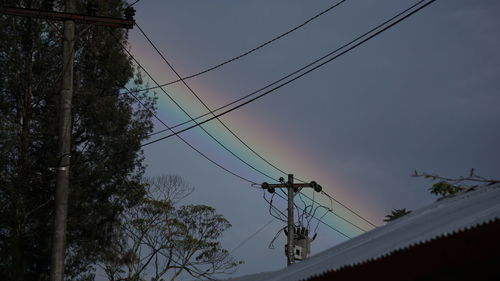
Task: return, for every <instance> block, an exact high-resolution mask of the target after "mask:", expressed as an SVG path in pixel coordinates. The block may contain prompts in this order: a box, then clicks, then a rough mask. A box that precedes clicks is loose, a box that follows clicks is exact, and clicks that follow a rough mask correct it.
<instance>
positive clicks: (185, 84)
mask: <svg viewBox="0 0 500 281" xmlns="http://www.w3.org/2000/svg"><path fill="white" fill-rule="evenodd" d="M136 26H137V28H138V29H139V31H140V32H141V34H142V35H143V36H144V37H145V38H146V40H147V41H148V42H149V44H150V45H151V46H152V47H153V49H154V50H155V51H156V53H157V54H158V55H159V56H160V57H161V58H162V59H163V61H164V62H165V63H166V64H167V65H168V67H169V68H170V69H171V70H172V71H173V72H174V73H175V75H176V76H177V77H178V78H179V79H180V81H181V82H182V83H183V84H184V86H185V87H186V88H187V89H188V90H189V92H190V93H191V94H193V95H194V96H195V97H196V99H197V100H198V101H199V102H200V103H201V104H202V105H203V106H204V107H205V108H206V109H207V110H208V111H209V112H210V113H211V114H212V115H214V116H215V113H213V111H212V110H211V109H210V107H209V106H208V105H207V104H206V103H205V102H204V101H203V100H202V99H201V98H200V96H199V95H198V94H197V93H196V92H195V91H194V90H193V88H192V87H191V86H189V84H188V83H187V82H186V81H185V79H184V78H182V77H181V75H180V74H179V73H178V72H177V71H176V70H175V68H174V67H173V65H172V64H171V63H170V62H169V61H168V60H167V58H166V57H165V56H164V55H163V54H162V53H161V52H160V50H159V49H158V48H157V47H156V45H155V44H154V43H153V41H152V40H151V39H150V38H149V36H148V35H147V34H146V33H145V32H144V30H143V29H142V28H141V27H140V26H139V25H138V24H137V23H136ZM188 116H189V115H188ZM216 120H217V121H218V122H219V123H220V124H221V125H222V126H223V127H224V128H225V129H226V130H227V131H228V132H229V133H231V135H233V137H235V138H236V139H237V140H238V141H239V142H240V143H241V144H243V146H245V147H246V148H247V149H248V150H250V151H251V152H252V153H253V154H255V155H256V156H257V157H258V158H260V159H261V160H262V161H264V162H265V163H267V164H268V165H269V166H271V167H273V168H274V169H276V170H278V171H280V172H281V173H283V174H285V175H287V174H288V173H287V172H285V171H283V170H282V169H280V168H278V167H277V166H276V165H275V164H273V163H271V162H270V161H269V160H267V159H265V158H264V157H263V156H262V155H261V154H259V153H258V152H257V151H255V149H253V148H252V147H250V145H248V144H247V143H246V142H245V141H243V140H242V139H241V138H240V137H239V136H238V135H237V134H236V133H235V132H234V131H233V130H231V129H230V128H229V127H228V126H227V124H226V123H224V122H223V121H222V120H221V119H220V118H216ZM193 121H194V119H193ZM195 122H196V121H195ZM261 174H262V173H261ZM271 179H273V180H274V178H271Z"/></svg>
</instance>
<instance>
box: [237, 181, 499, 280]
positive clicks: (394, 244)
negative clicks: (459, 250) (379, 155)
mask: <svg viewBox="0 0 500 281" xmlns="http://www.w3.org/2000/svg"><path fill="white" fill-rule="evenodd" d="M499 218H500V184H495V185H489V186H487V185H485V186H480V187H477V188H475V189H474V190H471V191H468V192H465V193H462V194H460V195H457V196H454V197H451V198H446V199H443V200H439V201H437V202H435V203H433V204H431V205H429V206H427V207H424V208H422V209H419V210H416V211H413V212H412V213H410V214H408V215H406V216H404V217H402V218H400V219H398V220H396V221H393V222H390V223H388V224H386V225H384V226H381V227H378V228H376V229H374V230H372V231H369V232H367V233H364V234H362V235H360V236H357V237H355V238H353V239H351V240H349V241H346V242H344V243H342V244H340V245H337V246H335V247H332V248H330V249H327V250H325V251H323V252H321V253H319V254H317V255H314V256H312V257H310V258H309V259H308V260H306V261H303V262H300V263H295V264H293V265H292V266H290V267H287V268H284V269H282V270H279V271H274V272H266V273H259V274H254V275H248V276H243V277H240V278H236V279H232V280H237V281H254V280H269V281H285V280H286V281H299V280H305V279H308V278H310V277H312V276H317V275H321V274H323V273H325V272H329V271H334V270H338V269H341V268H343V267H346V266H354V265H357V264H362V263H366V262H368V261H371V260H376V259H379V258H382V257H384V256H388V255H391V253H393V252H394V251H397V250H401V249H405V248H408V247H412V246H415V245H418V244H422V243H426V242H428V241H430V240H432V239H435V238H437V237H442V236H446V235H450V234H453V233H456V232H460V231H463V230H465V229H469V228H472V227H475V226H477V225H480V224H483V223H486V222H489V221H492V220H495V219H499Z"/></svg>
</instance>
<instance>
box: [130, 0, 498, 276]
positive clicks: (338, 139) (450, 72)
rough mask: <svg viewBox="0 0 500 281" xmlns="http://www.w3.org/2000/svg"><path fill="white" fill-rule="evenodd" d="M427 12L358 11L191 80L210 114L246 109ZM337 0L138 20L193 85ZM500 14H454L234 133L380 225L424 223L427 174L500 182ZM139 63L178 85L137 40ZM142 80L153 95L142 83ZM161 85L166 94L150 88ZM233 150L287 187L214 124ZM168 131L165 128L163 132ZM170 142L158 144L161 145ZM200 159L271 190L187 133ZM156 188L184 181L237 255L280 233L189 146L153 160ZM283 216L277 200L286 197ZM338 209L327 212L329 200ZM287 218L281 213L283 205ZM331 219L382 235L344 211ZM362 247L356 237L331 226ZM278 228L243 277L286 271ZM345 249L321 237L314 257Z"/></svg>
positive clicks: (397, 39)
mask: <svg viewBox="0 0 500 281" xmlns="http://www.w3.org/2000/svg"><path fill="white" fill-rule="evenodd" d="M416 2H417V1H401V0H384V1H362V0H349V1H345V3H343V4H342V5H339V6H338V7H337V8H335V9H333V10H331V11H330V12H328V13H326V14H324V15H322V16H321V17H319V18H317V19H315V20H314V21H312V22H310V23H308V24H307V25H306V26H304V27H303V28H301V29H299V30H297V31H295V32H293V33H291V34H289V35H287V36H286V37H284V38H282V39H280V40H277V41H275V42H273V43H272V44H270V45H268V46H266V47H264V48H262V49H259V50H258V51H256V52H253V53H251V54H249V55H248V56H245V57H243V58H241V59H240V60H238V61H235V62H233V63H230V64H227V65H225V66H223V67H221V68H219V69H217V70H214V71H211V72H208V73H206V74H204V75H200V76H198V77H195V78H193V79H190V80H188V83H189V85H190V86H191V87H192V88H193V89H194V90H195V91H196V93H197V94H198V95H199V96H200V97H201V98H202V99H203V100H204V101H205V102H206V104H207V105H208V106H209V107H210V108H217V107H219V106H221V105H224V104H226V103H228V102H230V101H233V100H235V99H237V98H239V97H241V96H243V95H245V94H248V93H249V92H251V91H253V90H256V89H258V88H260V87H262V86H264V85H266V84H268V83H269V82H272V81H274V80H276V79H278V78H281V77H282V76H283V75H285V74H288V73H290V72H292V71H294V70H295V69H297V68H299V67H301V66H303V65H305V64H307V63H308V62H310V61H312V60H314V59H316V58H318V57H320V56H322V55H324V54H326V53H327V52H329V51H331V50H333V49H335V48H336V47H339V46H341V45H342V44H344V43H346V42H348V41H349V40H351V39H353V38H355V37H356V36H358V35H360V34H362V33H364V32H366V31H367V30H369V29H370V28H372V27H373V26H375V25H377V24H379V23H381V22H383V21H384V20H386V19H387V18H389V17H391V16H393V15H394V14H396V13H398V12H399V11H401V10H403V9H405V8H407V7H408V6H410V5H412V4H413V3H416ZM334 3H335V2H332V1H325V0H321V1H298V0H287V1H285V0H280V1H264V0H254V1H227V0H211V1H185V0H183V1H180V0H174V1H165V2H163V1H162V2H161V3H160V2H159V1H148V0H142V1H140V2H138V3H137V4H135V5H134V7H135V8H136V10H137V15H136V20H137V22H138V24H139V25H140V26H141V28H143V29H144V31H145V32H146V33H147V34H148V35H149V36H150V38H151V39H152V41H153V42H154V43H155V44H156V46H157V47H158V48H159V49H160V51H162V53H163V54H164V55H165V56H166V58H167V59H168V60H169V61H170V63H171V64H172V65H173V66H174V67H175V69H176V70H177V71H178V72H179V73H180V74H181V76H186V75H190V74H193V73H197V72H198V71H201V70H204V69H207V68H209V67H211V66H214V65H217V64H219V63H221V62H223V61H224V60H226V59H228V58H232V57H235V56H238V55H240V54H242V53H244V52H246V51H248V50H250V49H252V48H254V47H256V46H258V45H260V44H262V43H264V42H266V41H268V40H270V39H272V38H274V37H276V36H277V35H279V34H282V33H283V32H285V31H287V30H289V29H290V28H293V27H295V26H297V25H298V24H300V23H302V22H304V21H306V20H307V19H309V18H310V17H311V16H313V15H315V14H317V13H319V12H321V11H323V10H324V9H326V8H327V7H329V6H331V5H333V4H334ZM499 13H500V3H498V1H494V0H484V1H465V0H463V1H461V0H460V1H452V0H441V1H437V2H436V3H434V4H432V5H430V6H429V7H427V8H426V9H424V10H422V11H421V12H419V13H417V14H416V15H414V16H412V17H411V18H409V19H408V20H406V21H404V22H402V23H401V24H398V25H397V26H395V27H394V28H393V29H391V30H389V31H387V32H385V33H384V34H382V35H381V36H378V37H377V38H375V39H373V40H371V41H369V42H367V43H366V44H363V45H362V46H361V47H359V48H357V49H356V50H354V51H352V52H350V53H349V54H346V55H344V56H343V57H341V58H339V59H338V60H336V61H334V62H332V63H330V64H329V65H327V66H325V67H323V68H322V69H320V70H318V71H315V72H314V73H311V74H310V75H308V76H306V77H304V78H302V79H299V80H297V81H295V82H294V83H291V84H290V85H287V86H285V87H283V88H282V89H280V90H278V92H277V93H275V94H272V95H269V96H266V97H264V98H262V99H260V100H258V101H256V102H254V103H252V104H249V105H247V106H245V107H242V108H241V109H238V110H236V111H234V112H231V113H230V114H227V115H225V116H223V117H221V119H222V120H223V121H224V123H225V124H227V125H228V126H229V127H230V128H231V129H232V130H233V131H234V132H235V133H237V135H238V136H239V137H241V138H242V139H243V140H245V142H246V143H248V144H249V145H250V146H251V147H252V148H253V149H255V150H256V151H257V152H259V153H260V154H261V155H263V156H264V157H265V158H266V159H268V160H270V161H272V162H273V163H275V164H276V165H277V166H278V167H280V168H281V169H283V170H285V171H290V172H292V173H294V174H295V175H296V176H297V177H299V178H301V179H305V180H315V181H317V182H318V183H320V184H321V185H322V186H323V188H324V189H325V191H327V192H328V193H329V194H331V195H333V196H335V198H337V199H338V200H339V201H340V202H342V203H344V204H346V205H347V206H349V207H351V208H353V209H354V210H356V211H357V212H359V213H360V214H362V215H363V216H365V217H366V218H367V219H369V220H370V221H373V222H375V223H377V224H381V223H382V220H383V217H384V216H385V214H387V213H388V212H389V211H390V210H391V209H393V208H407V209H415V208H419V207H421V206H424V205H426V204H429V203H430V202H432V201H433V200H435V198H434V197H432V196H431V195H429V193H428V191H427V188H428V187H429V186H430V184H431V183H430V182H429V181H426V180H423V179H415V178H411V177H410V176H409V175H410V174H411V173H413V171H414V170H418V171H426V172H431V173H437V174H441V175H445V176H460V175H466V174H467V172H468V170H469V169H470V168H472V167H474V168H475V170H476V172H477V174H479V175H482V176H486V177H497V178H498V177H499V170H500V169H499V168H500V164H498V159H500V148H499V146H498V143H500V113H499V112H500V95H499V89H500V55H499V54H498V51H497V50H498V49H500V20H498V17H497V15H498V14H499ZM130 51H131V53H132V54H133V55H134V57H136V58H137V59H138V60H139V61H140V62H141V64H142V65H144V66H145V67H146V68H147V69H148V71H150V72H151V74H152V75H153V76H154V77H155V79H156V80H158V81H159V82H160V83H166V82H169V81H172V80H176V76H175V75H174V73H173V72H172V71H171V70H170V69H169V67H168V66H167V65H166V64H165V63H164V62H163V61H162V60H161V58H160V57H159V56H158V55H157V54H156V53H155V52H154V49H152V48H151V47H150V46H149V44H148V42H147V41H146V40H145V38H144V37H142V35H141V34H140V33H139V31H138V30H137V29H133V30H131V31H130ZM145 81H149V80H148V79H145ZM148 83H149V86H154V83H152V82H150V81H149V82H148ZM165 90H166V91H167V92H168V93H169V94H171V95H172V96H173V97H174V98H175V99H176V100H177V102H178V103H179V104H181V105H182V106H183V107H184V108H185V109H186V110H187V111H188V112H189V113H190V114H191V115H192V116H198V115H200V114H203V113H205V112H206V109H205V108H204V107H203V105H201V104H200V103H199V102H198V101H197V100H196V98H195V97H194V96H193V95H192V94H191V93H189V91H188V89H186V87H185V86H183V85H182V84H181V83H177V84H174V85H170V86H168V87H166V88H165ZM157 93H158V96H159V97H160V98H159V103H158V106H159V108H158V115H159V116H160V118H162V120H164V121H165V122H167V123H168V124H169V125H175V124H177V123H180V122H183V121H185V120H187V119H188V118H187V117H186V116H185V115H183V114H182V112H180V111H179V110H178V109H177V108H176V107H175V105H173V104H172V103H171V102H169V100H168V98H166V97H165V96H163V94H162V93H161V92H159V91H157ZM205 127H206V129H207V130H208V131H210V132H211V133H212V134H214V136H216V137H217V138H218V139H220V140H221V141H222V142H223V143H224V144H225V145H226V146H228V148H230V149H231V150H232V151H234V152H235V153H237V154H238V155H240V156H241V157H243V158H244V159H245V160H247V161H248V162H250V163H251V164H252V165H254V166H255V167H258V168H259V169H262V170H263V171H265V172H266V173H270V174H274V175H275V178H278V177H280V176H283V175H282V174H280V173H278V172H277V171H276V170H275V169H273V168H272V167H269V165H268V164H266V163H265V162H263V161H262V160H261V159H259V158H258V157H256V156H255V155H253V154H252V153H251V151H249V150H248V149H247V148H245V147H244V146H243V145H241V143H239V142H238V141H237V140H236V139H235V138H234V137H233V136H231V135H230V134H229V133H227V132H226V131H225V130H224V128H223V127H222V126H221V125H220V124H217V123H216V122H210V123H208V124H207V125H206V126H205ZM161 129H164V127H162V126H160V124H158V126H157V130H161ZM159 136H160V135H159ZM183 137H185V138H186V139H187V140H189V141H190V142H191V143H192V144H193V145H195V146H196V147H197V148H199V149H200V150H201V151H203V152H204V153H206V154H207V155H209V156H210V157H212V158H213V159H215V160H217V161H218V162H220V163H221V164H223V165H224V166H226V167H228V168H231V169H232V170H234V171H236V172H237V173H239V174H241V175H244V176H245V177H248V178H250V179H252V180H254V181H256V182H263V181H268V179H266V178H264V177H263V176H262V175H261V174H259V173H257V172H255V171H253V170H251V169H250V168H249V167H247V166H245V165H244V164H242V163H241V162H239V161H238V160H237V159H235V158H234V157H233V156H232V155H230V154H228V153H227V152H226V151H224V150H223V149H221V148H220V146H218V145H217V144H216V143H215V142H214V141H213V140H211V139H210V138H209V137H207V136H206V135H205V134H203V132H202V131H201V130H199V129H194V130H191V131H189V132H186V133H184V134H183ZM145 152H146V162H147V164H148V165H149V167H148V174H149V175H159V174H168V173H175V174H179V175H181V176H183V177H184V178H185V179H186V180H187V181H189V182H190V183H191V184H192V185H193V186H195V187H196V191H195V193H194V194H193V195H192V196H191V197H190V198H189V199H188V200H187V201H186V202H185V203H202V204H207V205H212V206H214V207H215V208H216V209H217V210H218V211H219V212H221V213H222V214H223V215H224V216H226V218H228V219H229V221H230V222H231V223H232V224H233V227H232V229H231V230H230V231H229V232H228V233H227V234H226V235H225V237H224V245H225V246H226V247H227V248H228V249H230V250H231V249H232V248H234V247H236V246H239V245H240V242H241V241H244V240H245V239H246V238H247V237H249V236H250V235H252V233H254V232H255V231H256V230H258V229H260V228H261V227H262V226H264V225H266V224H268V223H269V220H270V216H269V213H268V206H267V205H266V203H265V201H264V200H263V199H262V192H261V191H259V190H258V189H255V188H251V187H250V185H249V184H248V183H246V182H243V181H241V180H239V179H238V178H235V177H234V176H232V175H229V174H227V173H225V172H224V171H222V170H220V169H219V168H217V167H215V166H214V165H212V164H211V163H209V162H208V161H206V160H205V159H203V158H202V157H200V156H199V155H197V154H196V153H195V152H193V151H191V150H190V149H189V148H188V147H186V146H185V145H184V144H183V143H181V142H180V141H179V140H177V139H176V138H170V139H167V140H165V141H162V142H158V143H156V144H152V145H150V146H147V147H145ZM275 200H276V202H278V199H275ZM325 203H328V201H325ZM277 205H278V206H280V207H285V204H284V203H283V202H281V203H277ZM333 209H334V211H338V212H339V214H341V215H342V216H345V217H346V218H348V219H350V220H352V222H354V223H356V224H359V225H360V226H362V227H365V228H367V229H369V228H370V227H369V225H368V224H367V223H366V222H364V221H362V220H361V219H359V218H356V217H355V216H354V215H352V214H350V213H349V212H348V211H346V210H345V209H343V208H342V206H339V205H338V204H337V205H335V204H334V205H333ZM325 221H326V222H328V223H329V224H332V225H335V226H336V227H339V228H340V229H342V231H344V232H345V233H348V234H349V235H358V234H359V233H360V231H359V229H356V228H354V227H352V226H350V225H349V224H347V223H345V222H342V220H340V219H338V218H335V217H334V216H331V215H326V216H325ZM282 226H283V225H282V223H281V222H279V221H275V222H273V223H270V224H269V225H267V226H266V227H265V228H264V229H263V230H262V231H261V232H259V233H258V234H257V235H255V237H253V238H252V239H250V240H248V241H247V242H246V243H245V244H244V245H242V246H239V247H238V249H237V250H236V251H235V252H234V253H233V254H234V255H235V256H236V257H238V258H240V259H243V260H244V261H245V262H246V263H245V264H244V265H242V266H241V267H240V270H239V271H238V275H240V274H248V273H254V272H260V271H269V270H275V269H279V268H281V267H283V266H284V265H285V261H286V259H285V256H284V254H283V248H281V247H282V246H283V244H284V239H283V237H281V238H280V239H281V240H280V239H278V240H277V241H276V242H275V243H274V244H275V245H276V250H270V249H268V248H267V246H268V243H269V242H270V241H271V239H272V238H273V237H274V234H275V233H276V232H277V231H278V230H279V229H280V228H281V227H282ZM345 239H346V238H345V237H343V236H342V235H340V234H338V233H335V232H334V231H332V230H331V229H329V228H327V227H325V226H320V227H319V234H318V237H317V239H316V240H315V241H314V243H313V245H312V246H313V248H312V252H313V254H314V253H318V252H320V251H322V250H325V249H327V248H328V247H331V246H334V245H336V244H338V243H340V242H342V241H344V240H345Z"/></svg>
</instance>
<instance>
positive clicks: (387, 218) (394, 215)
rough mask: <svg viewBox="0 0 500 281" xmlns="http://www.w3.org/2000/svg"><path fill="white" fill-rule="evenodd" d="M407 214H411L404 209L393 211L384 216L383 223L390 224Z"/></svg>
mask: <svg viewBox="0 0 500 281" xmlns="http://www.w3.org/2000/svg"><path fill="white" fill-rule="evenodd" d="M409 213H411V211H410V210H406V208H403V209H393V210H392V211H391V213H390V214H388V215H387V216H385V219H384V221H385V222H390V221H393V220H395V219H398V218H400V217H402V216H405V215H407V214H409Z"/></svg>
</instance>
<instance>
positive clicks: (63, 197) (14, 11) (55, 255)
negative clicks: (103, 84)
mask: <svg viewBox="0 0 500 281" xmlns="http://www.w3.org/2000/svg"><path fill="white" fill-rule="evenodd" d="M75 5H76V4H75V0H66V2H65V11H64V12H55V11H45V10H36V9H26V8H18V7H6V6H2V7H0V12H1V13H2V14H6V15H12V16H24V17H32V18H41V19H45V20H56V21H64V34H63V70H62V71H63V75H62V87H61V97H60V109H59V133H58V142H59V143H58V158H59V159H60V160H59V165H58V167H57V178H56V191H55V202H54V204H55V217H54V233H53V236H52V260H51V267H50V280H51V281H63V280H64V256H65V242H66V224H67V217H68V191H69V172H70V158H71V100H72V98H73V61H74V54H75V49H74V46H75V40H76V37H75V23H82V24H91V25H102V26H109V27H115V28H132V27H133V26H134V24H135V21H134V20H133V16H134V13H135V12H134V10H133V8H131V7H129V8H127V9H125V17H126V19H120V18H110V17H100V16H94V15H81V14H75V11H76V8H75Z"/></svg>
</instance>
